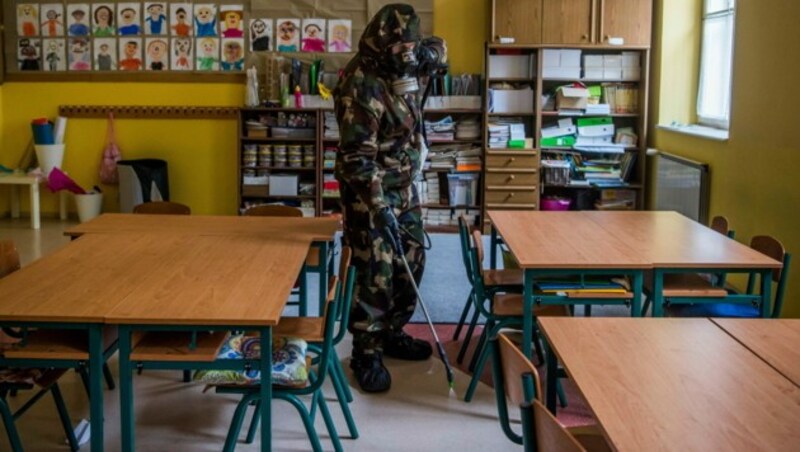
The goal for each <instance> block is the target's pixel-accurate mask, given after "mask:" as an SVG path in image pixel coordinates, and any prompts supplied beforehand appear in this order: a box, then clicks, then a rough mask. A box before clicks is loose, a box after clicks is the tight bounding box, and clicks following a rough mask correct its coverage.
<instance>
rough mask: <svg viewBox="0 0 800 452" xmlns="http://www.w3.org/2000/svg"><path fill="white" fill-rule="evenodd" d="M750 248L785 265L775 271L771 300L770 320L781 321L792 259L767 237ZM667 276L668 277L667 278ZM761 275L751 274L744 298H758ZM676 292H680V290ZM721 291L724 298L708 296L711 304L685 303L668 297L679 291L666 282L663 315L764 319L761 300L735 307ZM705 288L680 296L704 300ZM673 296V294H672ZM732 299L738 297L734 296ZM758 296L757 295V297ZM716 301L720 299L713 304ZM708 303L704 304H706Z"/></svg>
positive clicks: (699, 302)
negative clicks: (747, 296)
mask: <svg viewBox="0 0 800 452" xmlns="http://www.w3.org/2000/svg"><path fill="white" fill-rule="evenodd" d="M750 247H751V248H753V249H754V250H756V251H758V252H759V253H762V254H764V255H767V256H769V257H771V258H773V259H775V260H776V261H779V262H782V263H783V267H781V268H777V269H775V270H773V271H772V275H771V277H772V282H773V283H775V284H776V285H775V295H774V297H773V299H772V300H771V304H772V312H770V317H772V318H779V317H780V316H781V310H782V309H783V297H784V293H785V292H786V281H787V279H788V275H789V264H790V263H791V257H792V256H791V255H790V254H789V253H787V252H786V249H785V248H784V247H783V245H782V244H781V242H780V241H778V240H777V239H775V238H774V237H771V236H768V235H757V236H755V237H753V239H752V240H751V241H750ZM665 276H666V275H665ZM757 278H758V275H757V274H756V273H751V274H750V276H749V277H748V280H747V289H746V290H745V293H744V294H745V295H754V294H756V291H755V287H756V279H757ZM707 284H708V286H707V287H711V283H707ZM677 289H680V287H678V288H677ZM715 289H717V290H722V291H723V292H724V294H722V295H720V296H719V297H714V296H711V295H707V296H706V297H707V298H711V299H708V300H699V301H698V300H695V299H692V298H689V301H688V302H687V301H682V300H681V298H679V297H676V296H673V297H668V296H667V295H668V292H667V291H668V290H676V288H675V287H672V286H669V285H667V279H666V278H665V280H664V296H665V297H664V302H665V307H664V314H665V315H666V316H668V317H737V318H756V317H761V307H760V304H759V303H758V298H753V300H752V301H751V302H749V303H748V302H744V303H743V302H739V303H732V302H726V301H725V297H727V296H728V295H729V292H727V291H726V290H725V289H722V288H715ZM703 290H706V289H704V288H703V287H700V288H699V289H698V291H699V292H698V293H694V292H693V293H689V294H686V293H681V294H680V295H683V296H691V297H693V298H703V294H704V293H706V292H703ZM669 293H672V292H669ZM733 295H740V294H736V293H735V292H734V293H733ZM756 295H757V294H756ZM713 298H720V299H719V300H714V299H713ZM704 301H705V302H704Z"/></svg>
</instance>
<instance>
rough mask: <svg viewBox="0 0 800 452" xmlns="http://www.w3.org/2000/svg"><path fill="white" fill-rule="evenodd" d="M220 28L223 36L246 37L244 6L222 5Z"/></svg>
mask: <svg viewBox="0 0 800 452" xmlns="http://www.w3.org/2000/svg"><path fill="white" fill-rule="evenodd" d="M219 9H220V11H219V30H220V34H221V35H222V37H223V38H243V37H244V21H243V20H242V19H243V18H244V7H243V6H242V5H222V6H220V7H219Z"/></svg>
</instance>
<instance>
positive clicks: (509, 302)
mask: <svg viewBox="0 0 800 452" xmlns="http://www.w3.org/2000/svg"><path fill="white" fill-rule="evenodd" d="M492 311H493V312H494V314H495V315H497V316H500V317H520V316H521V315H522V295H521V294H517V293H509V294H498V295H495V296H494V303H493V304H492ZM533 315H534V316H535V317H539V316H542V317H566V316H569V315H570V313H569V308H568V307H567V306H564V305H534V306H533Z"/></svg>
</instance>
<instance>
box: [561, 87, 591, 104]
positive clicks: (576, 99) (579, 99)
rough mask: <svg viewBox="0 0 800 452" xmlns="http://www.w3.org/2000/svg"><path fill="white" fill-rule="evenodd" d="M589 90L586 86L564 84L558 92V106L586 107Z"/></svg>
mask: <svg viewBox="0 0 800 452" xmlns="http://www.w3.org/2000/svg"><path fill="white" fill-rule="evenodd" d="M588 102H589V90H588V89H586V88H577V87H568V86H562V87H561V88H559V89H558V92H557V93H556V108H557V109H559V110H560V109H562V108H575V109H580V108H586V105H587V104H588Z"/></svg>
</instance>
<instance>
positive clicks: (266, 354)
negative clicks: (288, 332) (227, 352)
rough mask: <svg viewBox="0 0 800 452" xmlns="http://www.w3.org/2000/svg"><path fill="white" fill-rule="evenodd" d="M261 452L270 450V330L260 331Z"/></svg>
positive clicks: (269, 328)
mask: <svg viewBox="0 0 800 452" xmlns="http://www.w3.org/2000/svg"><path fill="white" fill-rule="evenodd" d="M260 343H261V359H260V361H261V362H260V364H261V388H260V390H261V452H270V451H271V450H272V328H271V327H264V328H262V329H261V341H260Z"/></svg>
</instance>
